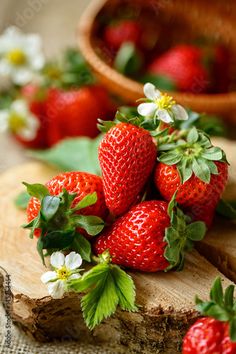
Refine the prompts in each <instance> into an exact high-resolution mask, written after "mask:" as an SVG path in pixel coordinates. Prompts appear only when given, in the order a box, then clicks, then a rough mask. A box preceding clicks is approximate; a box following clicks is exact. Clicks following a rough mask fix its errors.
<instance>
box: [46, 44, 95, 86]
mask: <svg viewBox="0 0 236 354" xmlns="http://www.w3.org/2000/svg"><path fill="white" fill-rule="evenodd" d="M42 76H43V79H44V86H46V87H47V86H48V87H51V86H56V87H59V88H63V89H70V88H79V87H81V86H85V85H91V84H93V83H94V82H95V78H94V76H93V74H92V72H91V70H90V68H89V67H88V65H87V63H86V61H85V60H84V58H83V56H82V55H81V54H80V52H79V51H78V50H76V49H72V48H71V49H67V50H66V51H65V52H64V55H63V58H62V60H54V61H50V62H47V63H46V65H45V67H44V68H43V70H42Z"/></svg>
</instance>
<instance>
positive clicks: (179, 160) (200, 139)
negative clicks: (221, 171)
mask: <svg viewBox="0 0 236 354" xmlns="http://www.w3.org/2000/svg"><path fill="white" fill-rule="evenodd" d="M158 151H159V153H160V155H159V157H158V161H160V162H162V163H164V164H166V165H170V166H172V165H176V167H177V169H178V172H179V175H180V178H181V181H182V183H184V182H186V181H187V180H189V179H190V178H191V177H192V175H193V174H194V175H195V176H196V177H198V178H199V179H200V180H202V181H203V182H205V183H210V180H211V175H212V174H214V175H217V174H218V169H217V166H216V164H215V161H219V162H225V163H227V160H226V156H225V153H224V151H223V150H222V149H221V148H219V147H216V146H213V145H212V143H211V140H210V138H209V136H208V135H207V134H205V133H204V132H202V131H200V130H197V129H196V128H195V127H193V128H191V129H190V130H183V131H179V132H178V131H174V132H173V133H172V134H170V135H168V136H165V137H163V138H162V139H160V140H159V143H158Z"/></svg>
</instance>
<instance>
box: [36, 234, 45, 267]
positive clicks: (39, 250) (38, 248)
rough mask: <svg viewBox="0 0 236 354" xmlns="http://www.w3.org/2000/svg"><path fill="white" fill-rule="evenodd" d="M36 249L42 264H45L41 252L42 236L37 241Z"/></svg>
mask: <svg viewBox="0 0 236 354" xmlns="http://www.w3.org/2000/svg"><path fill="white" fill-rule="evenodd" d="M37 251H38V254H39V256H40V258H41V260H42V262H43V265H45V260H44V254H43V240H42V237H39V239H38V241H37Z"/></svg>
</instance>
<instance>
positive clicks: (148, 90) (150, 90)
mask: <svg viewBox="0 0 236 354" xmlns="http://www.w3.org/2000/svg"><path fill="white" fill-rule="evenodd" d="M143 92H144V94H145V96H146V97H147V98H149V99H150V100H156V99H157V98H160V97H161V93H160V91H159V90H157V89H156V87H155V86H154V85H153V84H151V83H150V82H148V83H146V84H145V85H144V88H143Z"/></svg>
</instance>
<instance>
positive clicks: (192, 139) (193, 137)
mask: <svg viewBox="0 0 236 354" xmlns="http://www.w3.org/2000/svg"><path fill="white" fill-rule="evenodd" d="M198 138H199V134H198V131H197V129H196V128H195V127H193V128H192V129H191V130H190V131H189V133H188V135H187V142H188V143H191V144H194V143H196V142H197V141H198Z"/></svg>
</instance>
